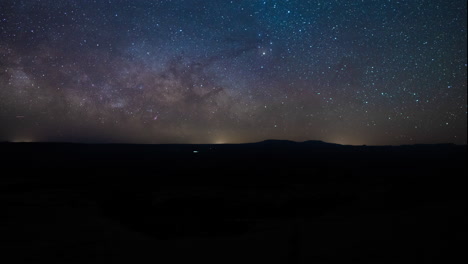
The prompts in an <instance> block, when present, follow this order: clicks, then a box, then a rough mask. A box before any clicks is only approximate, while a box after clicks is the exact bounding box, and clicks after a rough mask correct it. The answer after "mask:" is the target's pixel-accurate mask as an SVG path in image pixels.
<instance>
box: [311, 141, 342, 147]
mask: <svg viewBox="0 0 468 264" xmlns="http://www.w3.org/2000/svg"><path fill="white" fill-rule="evenodd" d="M302 144H307V145H309V146H312V145H314V146H321V147H324V146H341V145H340V144H335V143H328V142H324V141H321V140H308V141H304V142H302Z"/></svg>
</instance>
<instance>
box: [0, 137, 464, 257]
mask: <svg viewBox="0 0 468 264" xmlns="http://www.w3.org/2000/svg"><path fill="white" fill-rule="evenodd" d="M0 158H1V159H0V164H1V167H2V170H1V173H0V174H1V176H0V210H1V211H0V242H1V243H0V244H1V246H0V258H1V259H2V260H1V262H2V263H194V262H200V263H466V257H467V254H466V252H467V251H466V246H467V245H466V244H467V243H466V241H467V240H466V239H467V232H466V231H467V230H466V224H467V214H466V209H467V199H466V187H467V186H466V172H467V167H466V146H455V145H417V146H401V147H366V146H362V147H351V146H340V145H333V144H326V143H323V142H317V141H311V142H304V143H294V142H288V141H266V142H261V143H256V144H245V145H156V146H151V145H81V144H50V143H48V144H46V143H42V144H41V143H2V144H0Z"/></svg>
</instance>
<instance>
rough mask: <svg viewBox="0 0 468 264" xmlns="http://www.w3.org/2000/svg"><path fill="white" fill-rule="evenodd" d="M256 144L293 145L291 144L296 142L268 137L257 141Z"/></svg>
mask: <svg viewBox="0 0 468 264" xmlns="http://www.w3.org/2000/svg"><path fill="white" fill-rule="evenodd" d="M256 144H260V145H293V144H298V143H297V142H295V141H291V140H279V139H268V140H264V141H261V142H258V143H256Z"/></svg>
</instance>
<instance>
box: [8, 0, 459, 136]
mask: <svg viewBox="0 0 468 264" xmlns="http://www.w3.org/2000/svg"><path fill="white" fill-rule="evenodd" d="M466 121H467V1H466V0H449V1H444V0H438V1H436V0H359V1H358V0H355V1H348V0H335V1H306V0H264V1H258V0H233V1H225V0H203V1H202V0H177V1H176V0H174V1H170V0H160V1H156V0H155V1H138V0H135V1H130V0H127V1H123V0H112V1H107V0H106V1H104V0H99V1H91V0H66V1H65V0H42V1H40V0H23V1H19V0H18V1H16V0H1V1H0V141H14V142H17V141H71V142H89V143H111V142H123V143H243V142H255V141H261V140H265V139H289V140H295V141H305V140H323V141H327V142H333V143H340V144H353V145H361V144H367V145H383V144H392V145H399V144H416V143H456V144H466V142H467V125H466Z"/></svg>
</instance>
